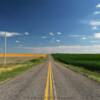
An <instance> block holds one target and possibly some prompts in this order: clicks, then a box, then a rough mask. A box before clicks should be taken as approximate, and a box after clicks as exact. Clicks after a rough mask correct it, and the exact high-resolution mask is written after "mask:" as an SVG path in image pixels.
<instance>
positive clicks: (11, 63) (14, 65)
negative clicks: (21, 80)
mask: <svg viewBox="0 0 100 100" xmlns="http://www.w3.org/2000/svg"><path fill="white" fill-rule="evenodd" d="M45 57H46V55H31V54H18V55H17V54H16V55H15V54H7V64H6V65H4V64H3V59H4V57H3V56H1V57H0V81H4V80H6V79H9V78H12V77H15V76H16V75H18V74H20V73H22V72H24V71H26V70H28V69H30V68H32V67H34V65H37V64H39V63H41V62H42V61H43V60H45V59H44V58H45Z"/></svg>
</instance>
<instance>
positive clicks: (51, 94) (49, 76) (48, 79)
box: [44, 61, 54, 100]
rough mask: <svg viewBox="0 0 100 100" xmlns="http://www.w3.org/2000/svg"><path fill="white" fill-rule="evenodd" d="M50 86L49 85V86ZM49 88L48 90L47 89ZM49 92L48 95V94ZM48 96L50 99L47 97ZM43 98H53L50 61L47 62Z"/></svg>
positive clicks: (46, 99) (47, 99)
mask: <svg viewBox="0 0 100 100" xmlns="http://www.w3.org/2000/svg"><path fill="white" fill-rule="evenodd" d="M49 86H50V87H49ZM49 88H50V91H49ZM49 93H50V95H49ZM49 96H50V99H49ZM44 100H54V99H53V80H52V69H51V62H50V61H49V63H48V75H47V81H46V87H45V95H44Z"/></svg>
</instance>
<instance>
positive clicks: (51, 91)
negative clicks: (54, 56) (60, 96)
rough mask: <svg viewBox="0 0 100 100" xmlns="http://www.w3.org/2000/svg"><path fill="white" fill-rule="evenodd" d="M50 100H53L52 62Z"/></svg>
mask: <svg viewBox="0 0 100 100" xmlns="http://www.w3.org/2000/svg"><path fill="white" fill-rule="evenodd" d="M50 100H53V80H52V69H51V62H50Z"/></svg>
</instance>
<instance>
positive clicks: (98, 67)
mask: <svg viewBox="0 0 100 100" xmlns="http://www.w3.org/2000/svg"><path fill="white" fill-rule="evenodd" d="M52 56H53V57H54V59H55V60H57V61H60V62H62V63H64V64H67V65H66V67H68V68H70V69H72V70H74V71H77V72H80V73H82V74H84V75H86V76H88V77H90V78H92V79H94V80H96V81H99V82H100V54H53V55H52ZM69 65H71V66H69Z"/></svg>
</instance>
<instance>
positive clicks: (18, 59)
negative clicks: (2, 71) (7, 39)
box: [0, 54, 47, 65]
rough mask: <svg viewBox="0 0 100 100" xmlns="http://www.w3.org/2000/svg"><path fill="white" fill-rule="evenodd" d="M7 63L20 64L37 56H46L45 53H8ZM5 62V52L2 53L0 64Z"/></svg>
mask: <svg viewBox="0 0 100 100" xmlns="http://www.w3.org/2000/svg"><path fill="white" fill-rule="evenodd" d="M6 56H7V64H18V63H23V62H25V61H28V60H31V59H36V58H45V57H47V55H45V54H7V55H6ZM3 62H4V54H0V65H2V64H3Z"/></svg>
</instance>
